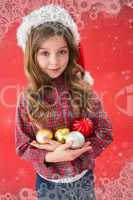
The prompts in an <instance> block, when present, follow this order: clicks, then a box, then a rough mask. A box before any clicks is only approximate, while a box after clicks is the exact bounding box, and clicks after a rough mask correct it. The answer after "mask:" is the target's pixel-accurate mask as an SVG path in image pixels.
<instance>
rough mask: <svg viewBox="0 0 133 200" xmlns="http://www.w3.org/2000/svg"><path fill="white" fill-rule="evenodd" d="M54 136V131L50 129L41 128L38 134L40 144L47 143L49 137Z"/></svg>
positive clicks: (37, 138)
mask: <svg viewBox="0 0 133 200" xmlns="http://www.w3.org/2000/svg"><path fill="white" fill-rule="evenodd" d="M52 138H53V132H52V131H51V130H50V129H47V128H44V129H40V130H39V131H38V132H37V134H36V140H37V142H38V143H40V144H45V142H46V141H47V139H52Z"/></svg>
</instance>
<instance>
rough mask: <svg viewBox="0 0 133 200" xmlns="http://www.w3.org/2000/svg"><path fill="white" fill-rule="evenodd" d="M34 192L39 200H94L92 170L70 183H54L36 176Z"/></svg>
mask: <svg viewBox="0 0 133 200" xmlns="http://www.w3.org/2000/svg"><path fill="white" fill-rule="evenodd" d="M36 191H37V194H38V199H39V200H96V197H95V192H94V176H93V170H89V171H88V172H87V173H86V174H85V175H84V176H83V177H82V178H81V179H79V180H78V181H75V182H72V183H55V182H51V181H48V180H45V179H43V178H42V177H41V176H39V175H38V174H37V176H36Z"/></svg>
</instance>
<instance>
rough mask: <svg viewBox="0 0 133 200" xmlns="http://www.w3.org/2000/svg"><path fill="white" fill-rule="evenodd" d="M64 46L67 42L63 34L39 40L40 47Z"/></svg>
mask: <svg viewBox="0 0 133 200" xmlns="http://www.w3.org/2000/svg"><path fill="white" fill-rule="evenodd" d="M53 47H55V48H63V47H64V48H65V47H67V42H66V40H65V38H64V37H63V36H59V35H55V36H51V37H49V38H47V39H44V40H43V41H42V42H41V45H40V48H47V49H49V48H53Z"/></svg>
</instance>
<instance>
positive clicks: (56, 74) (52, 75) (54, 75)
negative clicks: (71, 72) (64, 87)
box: [48, 72, 62, 78]
mask: <svg viewBox="0 0 133 200" xmlns="http://www.w3.org/2000/svg"><path fill="white" fill-rule="evenodd" d="M61 74H62V73H61V72H60V73H55V72H54V73H49V74H48V76H49V77H50V78H58V77H59V76H60V75H61Z"/></svg>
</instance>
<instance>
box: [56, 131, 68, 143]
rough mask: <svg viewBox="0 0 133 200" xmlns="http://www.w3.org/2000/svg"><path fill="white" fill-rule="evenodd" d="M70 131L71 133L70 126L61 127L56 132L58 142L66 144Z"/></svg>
mask: <svg viewBox="0 0 133 200" xmlns="http://www.w3.org/2000/svg"><path fill="white" fill-rule="evenodd" d="M68 133H69V129H68V128H60V129H58V130H57V131H56V132H55V139H56V140H57V141H58V142H60V143H62V144H64V143H65V137H66V135H67V134H68Z"/></svg>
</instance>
